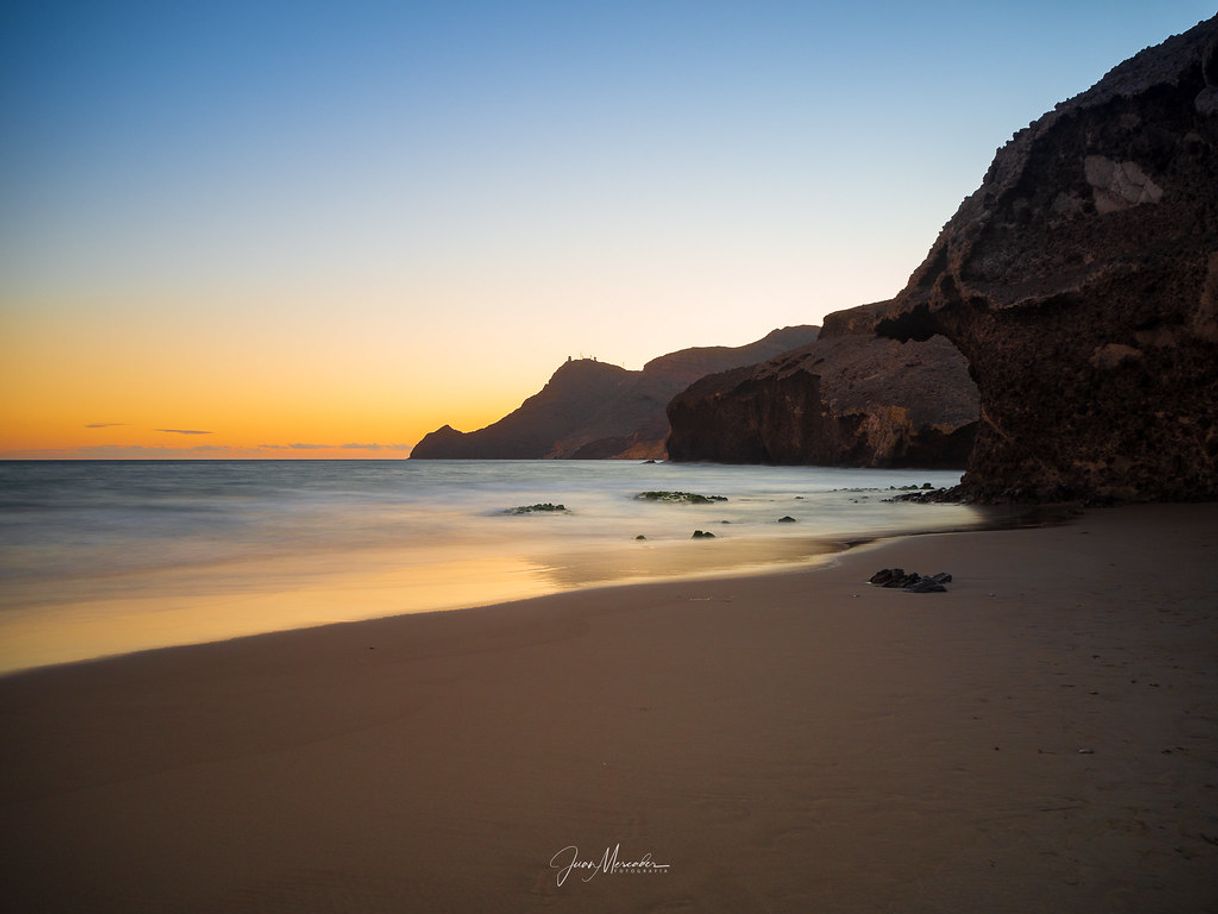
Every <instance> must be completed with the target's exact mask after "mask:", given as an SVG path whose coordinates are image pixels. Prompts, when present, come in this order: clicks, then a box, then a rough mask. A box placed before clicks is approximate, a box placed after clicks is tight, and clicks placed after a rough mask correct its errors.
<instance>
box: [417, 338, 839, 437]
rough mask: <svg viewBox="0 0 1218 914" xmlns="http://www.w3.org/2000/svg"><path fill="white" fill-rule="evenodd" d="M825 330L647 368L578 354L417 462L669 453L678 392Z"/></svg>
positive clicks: (706, 349) (685, 354)
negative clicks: (519, 398)
mask: <svg viewBox="0 0 1218 914" xmlns="http://www.w3.org/2000/svg"><path fill="white" fill-rule="evenodd" d="M817 331H818V328H817V327H811V326H799V327H784V328H782V329H779V330H774V331H772V332H771V333H769V334H767V335H766V336H765V337H763V338H762V339H760V340H757V341H756V342H753V343H749V344H747V345H745V346H736V347H730V346H702V347H694V348H690V349H682V350H680V351H679V352H673V353H669V354H668V355H663V356H660V357H658V358H655V359H652V360H651V361H650V362H648V363H647V364H646V365H644V366H643V368H642V370H641V371H628V370H626V369H625V368H621V367H619V366H617V365H611V364H608V363H606V362H596V361H593V360H591V359H572V360H570V361H568V362H567V363H566V364H564V365H562V366H560V367H559V369H558V370H557V371H556V372H554V374H553V376H552V377H551V378H550V380H549V382H548V383H547V384H546V386H545V387H544V388H543V389H542V390H541V391H540V392H538V393H537V394H534V395H533V396H532V397H529V399H527V400H525V401H524V403H522V404H521V405H520V407H519V409H516V410H515V411H513V412H512V413H510V414H508V415H507V416H504V417H503V418H502V419H500V420H499V421H498V422H495V423H494V424H492V425H488V426H487V427H486V428H483V429H479V430H477V431H473V432H459V431H457V430H456V429H454V428H452V427H451V426H448V425H445V426H444V427H442V428H439V429H437V430H436V431H434V432H431V433H430V434H428V435H426V436H424V438H423V439H422V440H421V441H420V442H419V443H418V444H417V445H415V447H414V450H413V451H412V452H411V455H410V456H411V457H412V458H414V459H419V460H423V459H441V458H446V459H501V460H510V459H529V458H542V457H555V458H562V457H571V458H613V457H623V458H630V457H633V458H646V457H664V456H666V451H665V448H664V443H665V439H666V438H667V437H668V418H667V416H666V415H665V412H664V407H665V405H666V404H667V403H668V401H669V400H670V399H672V397H673V395H674V394H676V393H677V392H678V391H680V390H682V389H684V388H685V387H687V386H688V385H689V384H691V383H693V382H694V381H695V380H697V379H698V378H700V377H702V376H703V375H706V374H709V373H711V372H715V371H722V370H724V369H725V368H734V367H736V366H739V365H747V364H750V363H752V362H756V361H759V360H761V359H766V358H769V357H771V356H774V355H777V354H778V353H781V352H786V351H788V350H790V349H794V348H796V347H798V346H802V345H804V344H805V343H808V342H809V341H811V340H814V339H815V338H816V334H817Z"/></svg>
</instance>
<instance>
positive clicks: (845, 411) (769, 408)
mask: <svg viewBox="0 0 1218 914" xmlns="http://www.w3.org/2000/svg"><path fill="white" fill-rule="evenodd" d="M886 305H887V303H886V302H883V303H880V304H878V305H868V306H865V307H863V308H860V309H855V313H856V314H857V315H864V314H865V315H871V317H869V318H868V319H867V320H865V321H863V327H862V329H861V330H858V331H856V328H855V327H853V326H852V324H851V321H850V318H849V315H851V314H852V312H838V314H836V315H830V316H829V317H828V318H826V324H825V328H824V329H823V330H822V331H821V336H820V338H819V339H818V340H816V341H815V342H814V343H811V344H810V345H808V346H805V347H803V348H801V349H798V350H796V351H794V352H791V353H787V354H785V355H783V356H780V357H778V358H775V359H772V360H770V361H767V362H764V363H762V364H760V365H752V366H748V367H746V368H740V369H736V370H735V371H729V372H723V373H721V374H716V375H711V376H709V377H706V378H703V379H702V380H700V381H698V382H697V383H695V384H694V385H692V386H691V387H690V388H689V389H687V390H685V391H684V392H682V393H681V394H680V395H678V396H677V397H676V398H675V399H674V400H673V401H672V402H671V403H670V404H669V407H668V415H669V420H670V423H671V425H672V434H671V435H670V437H669V439H668V451H669V455H670V456H671V457H672V459H674V460H709V461H717V462H720V463H775V464H819V465H828V466H917V467H961V466H963V465H964V462H965V460H966V459H967V457H968V453H969V450H970V449H971V447H972V444H973V436H974V433H975V431H976V427H977V391H976V388H975V387H974V386H973V384H972V382H971V381H970V380H969V377H968V372H967V369H966V366H965V361H964V357H963V356H962V355H960V353H959V352H958V351H956V350H955V349H954V348H953V347H952V345H951V344H950V343H948V342H947V340H945V339H943V338H941V337H938V338H935V339H933V340H930V341H928V342H925V343H906V344H902V343H898V342H896V341H894V340H883V339H877V338H876V337H875V335H874V333H873V332H872V328H873V327H874V314H875V312H876V311H878V310H881V309H883V308H884V307H885V306H886Z"/></svg>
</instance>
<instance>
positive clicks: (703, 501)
mask: <svg viewBox="0 0 1218 914" xmlns="http://www.w3.org/2000/svg"><path fill="white" fill-rule="evenodd" d="M634 497H635V499H636V500H638V501H662V502H668V503H670V504H683V505H709V504H712V503H714V502H717V501H727V496H725V495H699V494H697V493H696V492H659V491H657V492H640V493H639V494H638V495H636V496H634Z"/></svg>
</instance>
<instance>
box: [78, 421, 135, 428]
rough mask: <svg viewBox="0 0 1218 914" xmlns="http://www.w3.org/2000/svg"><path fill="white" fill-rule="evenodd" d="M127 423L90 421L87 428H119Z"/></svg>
mask: <svg viewBox="0 0 1218 914" xmlns="http://www.w3.org/2000/svg"><path fill="white" fill-rule="evenodd" d="M126 424H127V423H126V422H90V423H89V424H88V425H86V426H85V428H118V427H119V426H123V425H126Z"/></svg>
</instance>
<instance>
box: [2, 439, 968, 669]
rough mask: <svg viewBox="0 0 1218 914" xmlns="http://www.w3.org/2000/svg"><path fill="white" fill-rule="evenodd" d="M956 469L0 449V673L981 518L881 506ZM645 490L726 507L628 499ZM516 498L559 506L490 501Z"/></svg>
mask: <svg viewBox="0 0 1218 914" xmlns="http://www.w3.org/2000/svg"><path fill="white" fill-rule="evenodd" d="M958 479H959V474H958V473H955V472H941V471H940V472H933V471H925V470H857V469H828V468H818V467H725V466H711V465H688V464H654V465H651V464H640V463H633V462H625V461H405V460H394V461H282V462H281V461H183V462H169V461H155V462H154V461H114V462H7V463H0V582H2V586H0V670H13V669H20V668H25V667H31V666H38V665H43V664H47V663H57V662H64V661H69V660H78V659H84V658H89V657H96V656H102V655H106V654H113V653H121V652H126V651H131V650H138V649H143V648H148V647H158V646H165V645H170V644H182V643H192V642H199V641H207V640H215V639H219V638H227V637H233V636H236V635H242V634H250V633H254V632H263V631H272V630H278V629H284V628H293V627H299V626H303V625H311V624H318V623H323V622H333V621H344V620H352V619H360V618H369V617H373V616H382V615H390V614H395V613H402V612H420V611H428V610H437V609H451V608H457V607H462V606H470V605H476V604H486V603H491V602H498V601H500V600H506V599H513V598H517V597H525V596H532V595H537V594H542V593H550V592H555V591H560V590H568V589H572V588H577V587H586V586H592V585H601V584H608V583H614V582H621V581H633V580H647V579H654V578H661V577H665V576H673V575H689V576H696V575H706V574H717V573H725V572H733V571H752V570H757V569H762V568H766V567H779V566H782V565H790V564H793V563H801V562H811V561H816V560H818V559H821V558H823V557H824V556H825V555H826V554H829V553H831V552H832V551H834V550H836V549H837V548H839V546H840V544H841V543H842V542H844V541H846V540H849V539H856V538H862V537H871V536H879V535H885V534H893V533H901V532H909V531H915V530H935V529H956V528H965V527H971V526H980V525H982V524H983V523H985V522H986V519H985V518H984V517H983V516H982V514H981V513H980V512H978V511H976V510H974V509H972V508H967V507H960V506H933V505H908V504H886V503H884V502H883V500H882V499H883V498H885V497H887V496H888V495H889V494H891V493H890V492H889V491H888V487H889V486H903V485H909V484H921V483H923V482H931V483H933V484H934V485H936V486H940V485H951V484H954V483H956V482H957V481H958ZM652 489H666V490H683V491H691V492H698V493H703V494H713V495H723V496H726V497H727V498H728V501H727V502H721V503H716V504H714V505H682V504H654V503H647V502H640V501H638V500H636V499H635V498H634V496H635V495H636V494H637V493H639V492H642V491H645V490H652ZM859 489H868V490H874V491H850V490H859ZM536 502H554V503H562V504H565V505H566V507H567V508H568V509H569V511H570V513H568V514H560V515H527V516H508V515H505V514H504V513H503V512H504V510H505V509H507V508H511V507H513V506H516V505H526V504H532V503H536ZM784 515H790V516H792V517H794V518H796V520H797V521H798V522H797V523H794V524H790V523H781V524H780V523H778V519H779V518H780V517H782V516H784ZM724 521H726V522H727V523H724ZM694 529H708V530H712V531H713V532H714V533H715V534H716V538H715V539H714V540H691V539H690V534H691V533H692V531H693V530H694ZM640 534H641V535H644V536H646V540H645V541H637V540H636V539H635V537H636V536H637V535H640Z"/></svg>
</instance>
